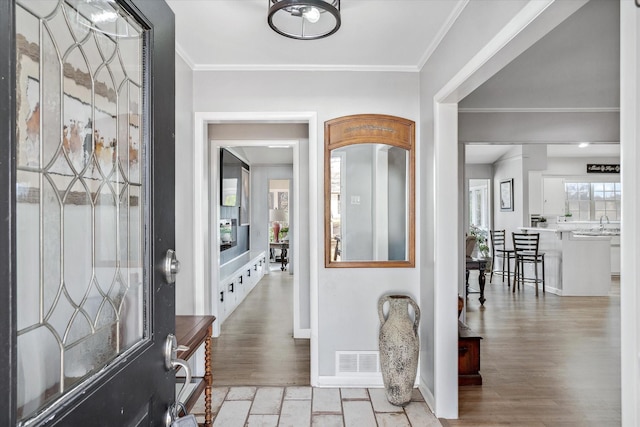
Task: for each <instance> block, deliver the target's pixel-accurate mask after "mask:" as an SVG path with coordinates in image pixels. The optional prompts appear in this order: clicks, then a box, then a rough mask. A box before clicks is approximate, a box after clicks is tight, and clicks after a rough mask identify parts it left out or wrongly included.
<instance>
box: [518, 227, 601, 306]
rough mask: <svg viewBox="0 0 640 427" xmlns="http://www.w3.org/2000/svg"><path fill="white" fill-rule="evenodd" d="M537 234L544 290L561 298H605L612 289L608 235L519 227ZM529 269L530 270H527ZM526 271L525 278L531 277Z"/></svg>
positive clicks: (578, 230)
mask: <svg viewBox="0 0 640 427" xmlns="http://www.w3.org/2000/svg"><path fill="white" fill-rule="evenodd" d="M520 230H522V231H523V232H527V233H540V249H539V250H540V251H541V252H545V258H546V265H545V276H546V280H547V283H546V288H547V290H548V291H549V292H552V293H555V294H558V295H562V296H606V295H608V294H609V290H610V288H611V233H610V232H606V231H602V230H592V229H588V230H580V229H577V228H576V229H571V227H570V226H567V225H565V224H561V226H559V227H554V228H532V227H520ZM529 267H530V266H529ZM530 268H531V270H530V271H529V270H526V269H525V274H527V275H533V270H532V268H533V267H530Z"/></svg>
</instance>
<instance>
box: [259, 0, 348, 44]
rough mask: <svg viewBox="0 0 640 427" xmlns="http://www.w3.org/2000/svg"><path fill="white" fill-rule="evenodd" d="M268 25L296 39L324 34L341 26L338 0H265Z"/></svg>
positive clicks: (310, 38)
mask: <svg viewBox="0 0 640 427" xmlns="http://www.w3.org/2000/svg"><path fill="white" fill-rule="evenodd" d="M268 1H269V15H268V18H267V21H268V23H269V26H270V27H271V28H272V29H273V30H274V31H275V32H277V33H278V34H281V35H283V36H285V37H290V38H292V39H298V40H315V39H320V38H323V37H327V36H329V35H331V34H333V33H335V32H336V31H338V29H339V28H340V23H341V20H340V0H268Z"/></svg>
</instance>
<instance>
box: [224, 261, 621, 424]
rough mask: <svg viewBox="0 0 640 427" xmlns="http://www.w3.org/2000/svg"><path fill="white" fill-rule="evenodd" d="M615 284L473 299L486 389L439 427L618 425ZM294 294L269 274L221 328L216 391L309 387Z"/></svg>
mask: <svg viewBox="0 0 640 427" xmlns="http://www.w3.org/2000/svg"><path fill="white" fill-rule="evenodd" d="M473 279H474V278H473V277H472V279H471V283H472V286H473V283H474V280H473ZM487 279H488V278H487ZM476 283H477V279H476ZM613 284H614V286H613V290H612V292H611V294H610V296H608V297H559V296H556V295H553V294H550V293H546V294H544V295H543V294H542V293H540V296H539V297H537V298H536V296H535V292H534V289H533V288H531V287H528V286H527V287H526V289H524V291H523V290H522V289H521V290H520V291H516V293H515V294H514V293H512V292H511V290H510V288H507V286H506V284H505V285H503V284H501V283H500V278H497V279H496V278H495V277H494V284H487V288H486V298H487V302H486V303H485V306H484V308H482V307H481V306H480V304H479V302H478V295H477V294H472V295H470V296H469V300H468V309H467V323H468V324H469V325H470V327H471V328H472V329H474V330H475V331H476V332H478V333H480V334H481V335H482V336H483V340H482V346H481V373H482V377H483V381H484V384H483V385H482V386H467V387H460V395H459V408H460V417H459V419H458V420H444V419H442V420H440V421H441V422H442V424H443V425H444V426H451V427H456V426H474V427H483V426H519V427H520V426H531V427H534V426H535V427H542V426H545V427H551V426H553V427H569V426H572V427H574V426H575V427H578V426H579V427H588V426H598V427H602V426H606V427H609V426H619V425H620V423H621V419H620V413H621V409H620V408H621V406H620V294H619V281H617V280H615V281H614V282H613ZM291 287H292V276H290V275H289V274H288V273H286V272H285V273H284V274H283V273H280V272H279V271H278V272H273V273H272V274H271V275H269V276H265V278H264V279H263V280H262V281H261V282H260V284H259V285H258V286H256V288H255V289H254V290H253V292H252V293H251V294H250V295H248V297H247V299H246V300H245V302H244V303H243V304H242V305H240V306H239V307H238V308H237V309H236V311H235V312H234V313H233V314H232V315H231V317H230V318H229V319H228V320H227V321H226V322H225V323H224V324H223V327H222V335H221V336H220V337H219V338H215V339H214V340H213V375H214V386H215V387H221V386H239V385H240V386H242V385H244V386H287V385H296V386H297V385H309V370H310V368H309V340H294V339H293V338H292V320H291V319H292V317H291V316H292V315H291V310H292V304H291V298H292V292H291Z"/></svg>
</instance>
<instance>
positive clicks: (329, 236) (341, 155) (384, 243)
mask: <svg viewBox="0 0 640 427" xmlns="http://www.w3.org/2000/svg"><path fill="white" fill-rule="evenodd" d="M413 138H414V122H412V121H410V120H406V119H401V118H398V117H392V116H382V115H373V114H369V115H358V116H347V117H342V118H338V119H334V120H331V121H328V122H327V123H326V124H325V142H326V144H325V224H326V227H325V265H326V266H327V267H412V266H414V242H415V231H414V230H415V226H414V200H415V199H414V175H415V174H414V155H415V154H414V152H413Z"/></svg>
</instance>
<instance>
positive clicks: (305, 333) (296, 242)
mask: <svg viewBox="0 0 640 427" xmlns="http://www.w3.org/2000/svg"><path fill="white" fill-rule="evenodd" d="M210 123H211V122H210ZM208 141H209V142H210V144H209V145H210V147H211V148H213V151H212V150H210V152H209V156H210V161H209V163H208V164H209V165H212V164H213V165H217V164H220V163H219V161H220V157H219V154H218V153H217V150H218V149H220V148H223V147H230V148H235V147H267V146H269V145H274V144H278V145H289V146H291V148H292V149H293V174H292V179H289V178H269V179H270V180H271V179H285V180H287V181H289V194H290V198H291V201H292V203H291V204H292V205H293V215H292V221H291V223H292V224H293V227H294V232H293V233H292V235H293V241H292V243H293V244H292V246H291V247H292V249H291V250H290V252H292V256H291V260H290V262H289V264H290V265H291V266H292V267H291V268H292V269H291V271H292V274H293V337H294V338H310V335H311V334H310V330H309V329H306V328H305V329H302V328H301V327H300V274H299V272H298V271H297V269H298V268H299V267H298V266H299V259H300V235H299V234H298V230H299V225H298V224H300V208H299V206H300V205H299V201H300V185H299V183H300V144H301V142H300V141H299V140H293V139H291V140H289V139H287V140H246V139H236V140H228V139H225V140H221V139H210V138H209V139H208ZM234 154H236V155H238V153H234ZM240 157H241V156H240ZM241 160H242V161H244V162H245V163H247V164H248V161H247V159H243V158H241ZM249 166H251V165H249ZM215 172H216V173H217V172H219V171H218V170H215ZM216 173H212V171H211V169H210V170H209V174H208V175H209V188H210V189H212V191H211V193H210V195H211V198H210V200H220V185H219V180H218V176H217V174H216ZM292 182H293V183H294V185H293V189H292V188H291V183H292ZM209 215H210V217H211V224H217V223H218V220H219V219H220V217H219V211H217V212H213V211H212V212H210V213H209ZM209 240H210V241H211V242H215V241H217V239H216V230H215V229H213V228H212V229H210V236H209ZM263 243H264V244H266V246H267V247H268V243H269V236H268V234H267V236H265V240H264V242H263ZM211 251H212V254H211V258H210V259H212V260H217V262H216V263H215V264H211V265H210V270H211V272H210V273H209V274H210V276H211V277H212V278H213V277H214V276H215V277H217V274H218V267H219V265H220V247H219V246H218V245H216V244H211ZM267 274H269V272H268V270H267ZM211 283H218V280H216V281H215V282H214V281H213V280H212V281H211ZM196 292H197V290H196ZM216 301H217V294H215V293H214V295H213V297H212V299H211V312H212V314H213V315H214V316H216V317H219V316H218V313H217V307H218V304H217V303H216ZM219 335H220V324H219V323H218V324H217V325H216V327H215V328H214V330H213V336H214V337H217V336H219Z"/></svg>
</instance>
